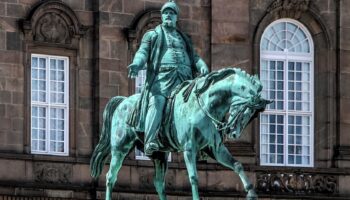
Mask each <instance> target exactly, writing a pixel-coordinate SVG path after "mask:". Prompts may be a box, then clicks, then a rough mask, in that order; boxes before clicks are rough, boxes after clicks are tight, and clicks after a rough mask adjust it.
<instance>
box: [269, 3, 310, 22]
mask: <svg viewBox="0 0 350 200" xmlns="http://www.w3.org/2000/svg"><path fill="white" fill-rule="evenodd" d="M309 5H310V0H276V1H274V2H273V3H272V4H271V5H270V6H269V8H268V9H267V11H268V12H272V13H274V14H275V15H276V17H278V18H283V17H291V18H295V19H298V18H300V16H301V13H302V12H304V11H306V10H307V9H308V8H309Z"/></svg>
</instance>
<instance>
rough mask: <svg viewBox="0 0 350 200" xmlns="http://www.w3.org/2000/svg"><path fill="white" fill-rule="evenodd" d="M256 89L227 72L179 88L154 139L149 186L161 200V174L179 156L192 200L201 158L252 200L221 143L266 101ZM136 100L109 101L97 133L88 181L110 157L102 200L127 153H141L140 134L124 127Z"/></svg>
mask: <svg viewBox="0 0 350 200" xmlns="http://www.w3.org/2000/svg"><path fill="white" fill-rule="evenodd" d="M261 90H262V85H261V82H260V80H259V79H258V77H257V76H250V75H249V74H247V73H246V72H244V71H243V70H240V69H237V68H227V69H223V70H220V71H217V72H211V73H209V74H207V75H206V76H202V77H198V78H196V79H195V80H193V81H190V82H189V83H187V84H186V83H184V84H183V85H182V87H179V88H178V89H177V91H176V92H174V93H175V94H174V96H173V97H172V98H171V100H169V101H170V102H169V103H168V105H170V106H169V107H170V108H169V109H166V110H167V111H166V112H167V116H168V118H167V119H165V120H164V121H165V122H164V123H163V128H162V131H161V134H159V136H158V137H159V139H160V141H162V145H161V150H160V151H159V152H156V153H155V154H153V155H152V156H151V159H152V160H153V162H154V165H155V176H154V185H155V188H156V190H157V193H158V195H159V198H160V199H161V200H164V199H166V194H165V174H166V170H167V158H168V154H169V152H183V155H184V159H185V163H186V168H187V172H188V176H189V180H190V183H191V187H192V196H193V199H196V200H197V199H199V194H198V175H197V166H196V161H197V159H198V155H199V154H206V155H208V156H210V157H211V158H213V159H215V160H216V161H217V162H218V163H220V164H222V165H224V166H226V167H228V168H230V169H232V170H233V171H234V172H235V173H237V174H238V175H239V177H240V179H241V181H242V183H243V185H244V188H245V190H246V192H247V193H248V194H247V198H248V199H256V198H257V195H256V193H255V191H254V188H253V185H252V184H251V182H250V181H249V180H248V177H247V176H246V174H245V173H244V170H243V167H242V164H241V163H240V162H238V161H237V160H235V159H234V158H233V157H232V156H231V154H230V152H229V151H228V149H227V148H226V147H225V145H224V143H223V140H224V139H223V138H224V137H226V136H228V137H231V138H238V137H240V135H241V132H242V131H243V129H244V128H245V127H246V126H247V125H248V123H249V122H250V121H251V120H252V119H253V118H255V117H256V116H257V113H259V112H261V111H263V110H264V109H265V107H266V105H267V104H268V103H270V101H268V100H265V99H263V98H262V97H261ZM139 98H140V95H133V96H130V97H121V96H117V97H114V98H112V99H111V100H110V101H109V102H108V104H107V106H106V108H105V110H104V113H103V128H102V133H101V135H100V141H99V143H98V144H97V146H96V148H95V150H94V152H93V155H92V158H91V163H90V168H91V176H92V177H94V178H97V177H99V175H100V174H101V171H102V169H103V166H104V164H105V161H106V160H107V158H108V157H109V155H110V154H111V155H112V156H111V161H110V167H109V171H108V173H107V175H106V199H108V200H110V199H111V198H112V190H113V187H114V185H115V183H116V181H117V175H118V172H119V170H120V168H121V166H122V163H123V161H124V159H125V157H126V156H127V155H128V153H129V152H130V151H131V150H132V149H133V148H134V147H135V146H137V148H139V149H140V150H143V140H142V138H143V137H142V134H143V133H140V132H137V131H136V130H135V129H134V128H132V127H131V126H129V125H128V124H127V119H128V115H127V114H126V113H131V112H132V110H133V109H134V107H135V104H136V103H137V101H138V100H139Z"/></svg>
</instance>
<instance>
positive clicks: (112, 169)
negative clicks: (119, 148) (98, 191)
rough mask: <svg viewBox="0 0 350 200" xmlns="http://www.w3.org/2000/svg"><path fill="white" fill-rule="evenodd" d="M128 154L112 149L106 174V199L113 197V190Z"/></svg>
mask: <svg viewBox="0 0 350 200" xmlns="http://www.w3.org/2000/svg"><path fill="white" fill-rule="evenodd" d="M125 156H126V154H125V153H121V152H116V151H115V150H112V157H111V163H110V166H109V170H108V172H107V174H106V200H111V199H112V192H113V187H114V185H115V183H116V182H117V176H118V172H119V170H120V168H121V166H122V164H123V161H124V158H125Z"/></svg>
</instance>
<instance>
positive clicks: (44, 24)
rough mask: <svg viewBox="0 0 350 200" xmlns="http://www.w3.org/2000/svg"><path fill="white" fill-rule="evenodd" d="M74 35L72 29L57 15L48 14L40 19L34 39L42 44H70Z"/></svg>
mask: <svg viewBox="0 0 350 200" xmlns="http://www.w3.org/2000/svg"><path fill="white" fill-rule="evenodd" d="M72 35H73V30H72V28H70V30H69V28H68V25H67V24H66V22H65V21H64V19H63V18H62V17H60V16H59V15H57V14H56V13H47V14H45V15H44V16H43V17H42V18H40V20H39V22H38V23H37V27H36V30H35V35H34V39H35V40H37V41H41V42H51V43H65V44H69V43H70V39H71V37H72Z"/></svg>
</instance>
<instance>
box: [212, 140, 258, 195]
mask: <svg viewBox="0 0 350 200" xmlns="http://www.w3.org/2000/svg"><path fill="white" fill-rule="evenodd" d="M213 149H214V150H213V151H212V153H213V155H214V156H215V159H216V161H218V162H219V163H220V164H222V165H224V166H226V167H228V168H230V169H232V170H233V171H234V172H236V173H237V174H238V176H239V177H240V179H241V181H242V183H243V186H244V189H245V191H246V192H247V193H248V194H247V199H257V198H258V196H257V194H256V193H255V190H254V187H253V185H252V183H251V182H250V181H249V179H248V177H247V175H246V173H245V172H244V169H243V166H242V164H241V163H240V162H238V161H237V160H235V159H234V158H233V157H232V155H231V153H230V152H229V151H228V149H227V148H226V147H225V146H224V145H223V144H221V145H220V146H219V147H218V148H213Z"/></svg>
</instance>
